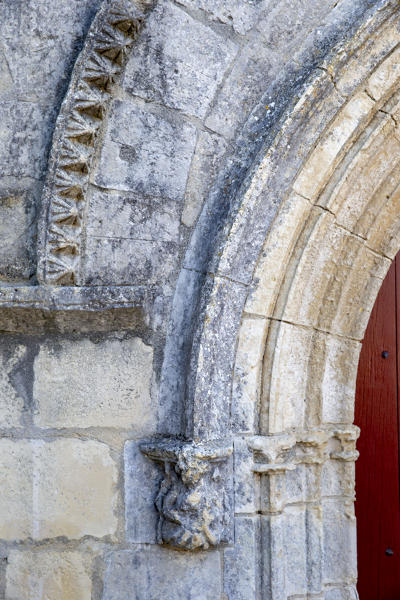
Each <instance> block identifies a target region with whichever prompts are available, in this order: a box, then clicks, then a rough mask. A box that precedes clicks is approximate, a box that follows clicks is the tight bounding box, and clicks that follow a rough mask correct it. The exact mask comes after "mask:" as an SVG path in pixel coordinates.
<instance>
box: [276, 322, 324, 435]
mask: <svg viewBox="0 0 400 600" xmlns="http://www.w3.org/2000/svg"><path fill="white" fill-rule="evenodd" d="M270 331H271V335H272V334H275V332H276V337H275V335H274V336H273V337H272V338H271V339H272V340H273V342H272V348H274V349H273V350H272V352H273V356H274V364H273V365H272V370H271V375H270V381H269V383H268V388H267V389H268V390H269V425H268V428H269V432H270V433H279V432H281V431H285V430H289V429H291V428H294V427H300V428H301V427H302V426H303V423H304V419H305V416H306V414H305V407H306V402H305V400H306V398H307V365H308V362H309V349H310V347H311V343H312V337H313V332H312V331H311V330H310V329H306V328H304V327H298V326H295V325H291V324H289V323H279V324H278V323H273V324H271V325H270Z"/></svg>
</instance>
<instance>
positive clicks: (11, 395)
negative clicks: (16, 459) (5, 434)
mask: <svg viewBox="0 0 400 600" xmlns="http://www.w3.org/2000/svg"><path fill="white" fill-rule="evenodd" d="M25 355H26V348H25V347H24V346H23V345H22V344H20V345H16V346H14V347H10V348H4V347H3V348H2V352H1V355H0V428H1V429H2V428H7V427H21V426H22V422H21V418H22V416H23V412H24V408H25V397H24V393H23V390H21V388H20V387H19V385H18V384H17V383H16V378H17V379H18V375H17V373H18V374H19V376H20V377H21V375H22V373H21V371H22V372H23V370H24V358H25Z"/></svg>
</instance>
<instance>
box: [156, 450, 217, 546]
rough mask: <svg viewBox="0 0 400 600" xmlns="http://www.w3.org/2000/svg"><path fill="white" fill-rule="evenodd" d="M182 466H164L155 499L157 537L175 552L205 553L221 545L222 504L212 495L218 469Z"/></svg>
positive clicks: (211, 465) (215, 465)
mask: <svg viewBox="0 0 400 600" xmlns="http://www.w3.org/2000/svg"><path fill="white" fill-rule="evenodd" d="M181 462H182V461H180V462H179V463H165V478H164V480H163V482H162V484H161V488H160V492H159V494H158V496H157V499H156V506H157V509H158V510H159V512H160V524H159V534H160V537H161V539H162V541H163V542H164V543H165V544H169V545H171V546H174V547H176V548H185V549H190V550H194V549H197V548H198V549H207V548H209V547H210V546H215V545H217V544H218V543H219V542H220V541H221V535H222V530H223V523H222V522H223V514H224V506H223V505H224V502H223V500H222V499H221V494H216V492H215V483H216V481H217V479H218V478H219V467H218V465H217V464H212V463H208V464H206V463H204V462H202V463H199V464H197V463H196V462H191V463H190V464H187V463H186V464H181ZM197 462H198V461H197ZM213 484H214V485H213Z"/></svg>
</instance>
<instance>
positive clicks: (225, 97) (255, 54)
mask: <svg viewBox="0 0 400 600" xmlns="http://www.w3.org/2000/svg"><path fill="white" fill-rule="evenodd" d="M277 63H278V56H277V54H276V52H275V51H274V50H272V49H271V48H266V47H265V45H264V44H260V42H259V40H257V41H255V40H252V39H250V41H249V42H248V43H247V44H246V45H245V46H244V48H242V49H241V51H240V53H238V55H237V57H236V59H235V62H234V64H233V67H232V68H231V70H230V72H229V73H228V75H227V77H226V79H225V81H224V83H223V86H222V89H221V92H220V93H219V94H218V98H217V101H216V102H215V103H214V106H213V107H212V109H211V111H210V113H209V115H208V116H207V118H206V125H207V127H209V128H210V129H212V130H213V131H216V132H218V133H219V134H221V135H223V136H224V137H225V138H226V139H228V140H229V139H231V138H232V137H233V135H234V133H235V130H236V128H237V127H238V125H239V123H241V122H243V120H244V118H245V116H246V115H248V113H249V111H250V110H251V108H252V107H253V106H254V103H255V101H256V98H257V100H258V98H259V97H260V96H261V94H262V92H263V91H264V90H265V88H266V87H267V85H266V80H265V73H268V74H272V73H274V71H276V69H277ZM261 73H262V74H263V75H261ZM269 77H271V75H269ZM271 79H272V77H271ZM271 79H270V80H269V82H270V83H271V82H272V81H271ZM238 90H240V92H239V93H238ZM265 110H266V111H267V110H268V109H267V108H266V109H265Z"/></svg>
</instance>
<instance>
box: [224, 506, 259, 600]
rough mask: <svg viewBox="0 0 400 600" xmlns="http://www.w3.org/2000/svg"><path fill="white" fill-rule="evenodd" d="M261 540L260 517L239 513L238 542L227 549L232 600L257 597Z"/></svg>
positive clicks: (226, 572) (226, 567)
mask: <svg viewBox="0 0 400 600" xmlns="http://www.w3.org/2000/svg"><path fill="white" fill-rule="evenodd" d="M259 541H260V521H259V517H235V545H234V547H233V548H227V549H226V550H225V551H224V592H225V594H226V597H227V598H229V600H253V599H254V598H256V597H257V591H258V581H259V571H260V561H261V556H260V553H259V551H258V548H259Z"/></svg>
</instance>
